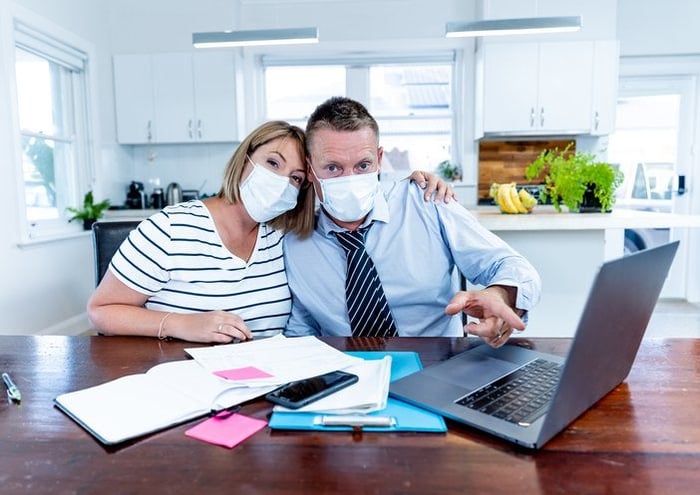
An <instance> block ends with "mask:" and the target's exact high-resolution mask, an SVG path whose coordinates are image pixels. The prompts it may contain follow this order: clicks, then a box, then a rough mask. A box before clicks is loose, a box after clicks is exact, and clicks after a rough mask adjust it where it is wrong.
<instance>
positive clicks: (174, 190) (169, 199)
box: [165, 182, 182, 206]
mask: <svg viewBox="0 0 700 495" xmlns="http://www.w3.org/2000/svg"><path fill="white" fill-rule="evenodd" d="M165 202H166V203H167V205H168V206H170V205H174V204H176V203H181V202H182V187H180V184H178V183H177V182H171V183H170V184H168V188H167V189H166V190H165Z"/></svg>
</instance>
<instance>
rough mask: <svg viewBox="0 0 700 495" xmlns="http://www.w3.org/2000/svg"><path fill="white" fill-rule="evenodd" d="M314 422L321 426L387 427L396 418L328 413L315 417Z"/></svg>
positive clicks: (392, 424) (391, 424)
mask: <svg viewBox="0 0 700 495" xmlns="http://www.w3.org/2000/svg"><path fill="white" fill-rule="evenodd" d="M315 423H316V424H320V425H323V426H360V427H363V426H368V427H371V426H375V427H381V426H384V427H387V426H394V425H396V419H395V418H393V417H391V416H362V415H358V414H348V415H337V416H334V415H328V416H320V417H318V418H316V419H315Z"/></svg>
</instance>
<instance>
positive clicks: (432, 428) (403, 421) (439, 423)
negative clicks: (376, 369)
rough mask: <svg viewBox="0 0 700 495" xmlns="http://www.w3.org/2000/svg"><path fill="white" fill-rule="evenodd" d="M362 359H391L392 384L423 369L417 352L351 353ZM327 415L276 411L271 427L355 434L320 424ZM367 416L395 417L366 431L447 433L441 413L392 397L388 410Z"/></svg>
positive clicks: (389, 399) (368, 427)
mask: <svg viewBox="0 0 700 495" xmlns="http://www.w3.org/2000/svg"><path fill="white" fill-rule="evenodd" d="M348 354H350V355H352V356H356V357H360V358H362V359H368V360H369V359H382V358H383V357H384V356H391V381H394V380H398V379H399V378H403V377H404V376H406V375H410V374H411V373H415V372H416V371H419V370H420V369H422V368H423V365H422V364H421V361H420V357H419V356H418V353H415V352H382V351H372V352H348ZM321 416H323V415H320V414H318V413H313V412H304V413H299V412H286V411H274V412H273V413H272V416H271V417H270V422H269V425H270V428H273V429H278V430H315V431H352V430H353V427H352V426H346V425H343V426H327V425H323V424H319V422H318V418H319V417H321ZM367 416H380V417H390V418H393V420H394V424H392V425H391V426H363V427H362V430H363V431H367V432H370V431H418V432H436V433H443V432H445V431H447V426H446V425H445V420H444V419H443V417H442V416H440V415H438V414H434V413H431V412H429V411H426V410H425V409H421V408H419V407H415V406H412V405H410V404H408V403H406V402H403V401H400V400H398V399H394V398H393V397H389V398H388V400H387V406H386V408H384V409H382V410H381V411H375V412H372V413H368V414H367Z"/></svg>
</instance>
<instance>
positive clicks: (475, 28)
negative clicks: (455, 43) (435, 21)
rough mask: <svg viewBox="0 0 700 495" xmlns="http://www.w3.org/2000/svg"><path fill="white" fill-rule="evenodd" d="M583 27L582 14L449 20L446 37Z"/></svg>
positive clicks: (538, 31)
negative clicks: (461, 20) (464, 20)
mask: <svg viewBox="0 0 700 495" xmlns="http://www.w3.org/2000/svg"><path fill="white" fill-rule="evenodd" d="M579 29H581V16H568V17H529V18H519V19H492V20H483V21H471V22H448V23H447V24H446V25H445V37H447V38H468V37H477V36H507V35H518V34H540V33H564V32H572V31H578V30H579Z"/></svg>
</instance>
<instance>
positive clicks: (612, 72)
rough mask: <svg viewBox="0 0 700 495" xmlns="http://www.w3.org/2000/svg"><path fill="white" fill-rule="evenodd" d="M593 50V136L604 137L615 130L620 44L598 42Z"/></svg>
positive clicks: (612, 41)
mask: <svg viewBox="0 0 700 495" xmlns="http://www.w3.org/2000/svg"><path fill="white" fill-rule="evenodd" d="M593 49H594V54H593V62H594V63H593V111H592V115H591V116H592V118H593V121H592V122H591V134H594V135H599V136H604V135H607V134H610V133H612V132H613V131H614V130H615V109H616V106H617V91H618V81H619V72H620V71H619V66H620V44H619V42H618V41H615V40H610V41H596V42H595V44H594V48H593Z"/></svg>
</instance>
